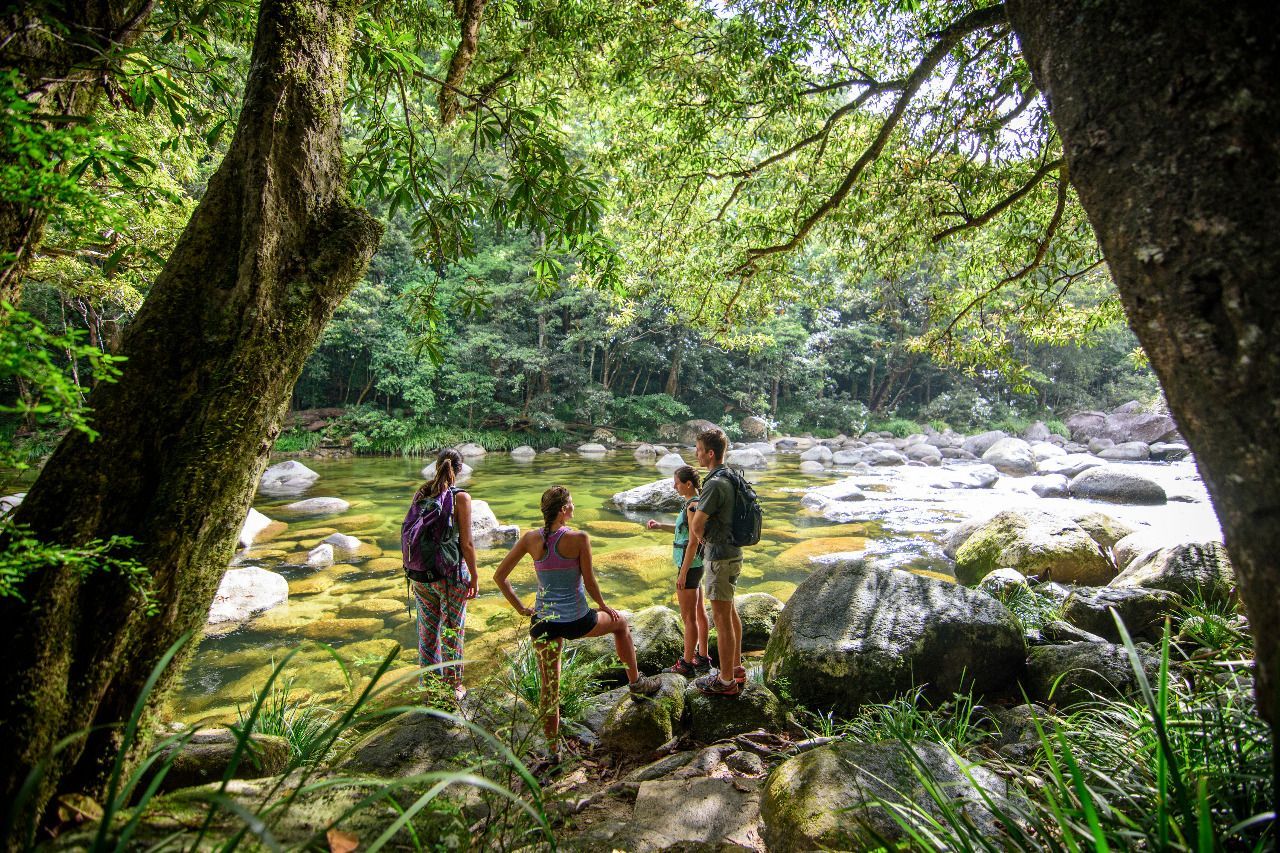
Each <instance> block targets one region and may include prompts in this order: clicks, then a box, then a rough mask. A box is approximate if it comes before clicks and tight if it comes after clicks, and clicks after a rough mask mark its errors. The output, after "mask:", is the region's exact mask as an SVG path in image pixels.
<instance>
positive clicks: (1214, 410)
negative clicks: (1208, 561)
mask: <svg viewBox="0 0 1280 853" xmlns="http://www.w3.org/2000/svg"><path fill="white" fill-rule="evenodd" d="M1009 14H1010V19H1011V20H1012V22H1013V25H1014V29H1015V30H1016V31H1017V33H1018V36H1019V38H1020V40H1021V42H1022V47H1023V50H1024V52H1025V54H1026V56H1027V59H1028V62H1029V63H1030V65H1031V68H1032V72H1033V74H1034V76H1035V79H1036V83H1037V84H1038V85H1039V86H1040V88H1041V90H1042V91H1044V92H1045V93H1046V94H1047V96H1048V99H1049V105H1050V109H1051V110H1052V113H1053V119H1054V122H1055V124H1056V125H1057V128H1058V131H1059V133H1060V134H1061V135H1062V140H1063V145H1064V148H1065V153H1066V160H1067V165H1068V170H1069V175H1070V178H1071V182H1072V184H1073V185H1074V186H1075V187H1076V189H1077V190H1078V191H1079V194H1080V199H1081V201H1082V203H1083V204H1084V207H1085V210H1086V211H1087V212H1088V215H1089V219H1090V221H1091V222H1092V223H1093V227H1094V229H1095V230H1096V231H1097V234H1098V239H1099V240H1100V242H1101V244H1102V249H1103V252H1104V253H1105V255H1106V258H1107V262H1108V264H1109V265H1110V267H1111V273H1112V276H1113V277H1114V278H1115V282H1116V285H1117V287H1118V288H1119V290H1120V295H1121V298H1122V299H1123V301H1124V306H1125V310H1126V312H1127V313H1128V317H1129V323H1130V325H1131V326H1132V327H1133V330H1134V332H1135V333H1136V334H1137V336H1138V339H1139V340H1140V341H1141V342H1142V346H1143V348H1144V349H1145V350H1146V352H1147V354H1148V356H1149V357H1150V359H1151V364H1152V366H1153V367H1154V368H1155V371H1156V373H1157V374H1158V375H1159V377H1160V381H1161V384H1162V385H1163V386H1164V390H1165V394H1166V395H1167V397H1168V400H1169V406H1170V408H1171V409H1172V411H1173V414H1174V417H1175V418H1176V419H1177V421H1178V424H1179V426H1180V427H1181V429H1182V431H1183V433H1184V434H1185V435H1186V437H1187V439H1188V441H1189V442H1190V444H1191V447H1192V449H1193V450H1194V451H1195V454H1196V461H1197V463H1198V465H1199V467H1200V472H1201V474H1202V475H1203V477H1204V480H1205V483H1206V485H1207V486H1208V488H1209V493H1210V494H1211V495H1212V496H1213V501H1214V505H1215V506H1216V507H1217V510H1218V518H1219V520H1220V521H1221V522H1222V529H1223V533H1224V534H1225V537H1226V544H1227V550H1228V552H1229V553H1230V555H1231V560H1232V564H1233V566H1234V568H1235V572H1236V577H1237V579H1238V582H1239V587H1240V592H1241V597H1242V598H1243V600H1244V604H1245V606H1246V608H1247V609H1248V613H1249V621H1250V625H1251V626H1252V630H1253V635H1254V642H1255V646H1256V660H1257V667H1256V674H1257V694H1258V700H1259V704H1260V706H1261V709H1262V713H1263V715H1264V716H1265V717H1266V718H1267V720H1268V721H1269V722H1270V723H1271V726H1272V732H1273V735H1274V734H1275V733H1276V732H1277V731H1280V592H1278V591H1277V590H1278V589H1280V562H1278V557H1277V555H1280V497H1278V494H1280V493H1278V492H1277V484H1280V443H1278V442H1277V440H1276V424H1277V421H1278V420H1280V346H1278V345H1277V330H1280V286H1278V285H1280V240H1278V239H1277V235H1278V234H1280V119H1278V118H1277V117H1280V28H1277V27H1276V26H1275V21H1274V17H1273V15H1274V9H1272V8H1271V7H1270V5H1269V4H1263V3H1259V2H1247V3H1231V4H1225V5H1220V6H1214V7H1206V6H1204V5H1203V4H1200V3H1194V2H1190V0H1178V2H1174V3H1156V2H1150V0H1147V1H1146V2H1142V0H1127V2H1114V3H1096V2H1091V0H1037V2H1031V0H1011V2H1010V3H1009ZM1277 792H1280V785H1277Z"/></svg>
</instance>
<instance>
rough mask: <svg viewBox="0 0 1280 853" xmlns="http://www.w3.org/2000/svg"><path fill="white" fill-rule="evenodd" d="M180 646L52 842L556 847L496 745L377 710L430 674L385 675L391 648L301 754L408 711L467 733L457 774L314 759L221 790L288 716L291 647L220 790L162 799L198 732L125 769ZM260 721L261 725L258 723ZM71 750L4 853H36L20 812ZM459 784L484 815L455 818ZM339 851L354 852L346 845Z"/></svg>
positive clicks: (29, 824)
mask: <svg viewBox="0 0 1280 853" xmlns="http://www.w3.org/2000/svg"><path fill="white" fill-rule="evenodd" d="M189 639H190V635H186V636H184V637H182V638H181V639H180V640H179V641H178V642H177V643H175V644H174V645H173V646H172V647H171V648H170V649H169V650H168V652H167V653H166V654H165V655H164V657H163V658H162V659H161V660H160V661H159V662H158V663H157V664H156V667H155V669H154V670H153V672H152V674H151V677H150V679H149V680H148V682H147V684H146V687H145V690H144V691H143V693H142V695H140V696H139V697H138V700H137V703H136V704H135V706H134V708H133V713H132V714H131V716H130V718H129V719H128V720H127V721H123V722H122V723H121V747H120V750H119V753H118V757H117V759H116V762H115V765H114V766H113V767H112V769H111V773H110V778H109V781H108V784H107V788H106V792H105V795H104V796H103V798H102V802H100V803H92V804H82V805H83V807H82V808H81V809H80V813H81V814H82V815H83V814H92V815H94V816H95V817H97V819H96V820H94V821H93V822H91V823H89V824H87V825H85V826H83V827H79V828H77V827H75V826H61V827H52V829H53V830H54V831H61V832H62V833H64V834H65V837H64V838H63V839H61V840H60V842H59V843H63V844H66V845H67V846H70V847H74V848H76V849H86V850H90V851H106V850H115V851H120V850H126V849H128V850H160V849H164V850H175V849H176V850H191V851H195V850H204V849H208V848H213V847H216V848H218V849H220V850H226V851H231V850H236V849H239V848H240V847H241V846H244V847H248V848H251V849H261V848H265V849H269V850H284V849H297V850H308V849H325V848H329V847H331V846H332V845H334V844H335V843H338V844H344V845H351V844H352V842H353V841H354V843H356V844H358V845H359V849H360V850H362V851H378V850H381V849H383V848H384V847H387V846H388V845H392V846H395V847H397V848H404V847H412V848H414V849H416V850H421V849H423V847H424V846H431V845H432V843H433V839H435V838H437V837H439V836H438V834H437V831H438V830H439V829H440V828H441V826H442V823H441V822H442V821H444V822H445V823H446V824H448V825H449V826H452V827H454V829H456V834H455V835H454V837H455V840H456V841H457V842H458V843H459V844H460V845H465V844H475V845H477V846H478V847H480V848H488V847H499V848H503V849H511V848H517V847H518V848H522V849H529V850H540V849H554V847H555V840H554V837H553V836H552V834H551V829H550V824H549V822H548V818H547V812H546V808H545V805H544V801H543V795H542V789H541V787H540V786H539V784H538V782H537V780H536V779H535V778H534V777H533V775H532V774H531V773H530V772H529V771H528V769H527V768H526V767H525V766H524V764H523V763H522V762H521V761H520V759H519V758H518V757H517V756H516V755H515V754H514V753H513V752H512V751H511V749H510V748H509V747H508V746H507V745H506V744H505V743H503V742H501V741H500V740H498V739H497V738H495V737H494V736H493V735H492V734H490V733H489V732H487V731H486V730H485V729H484V728H482V727H481V726H479V725H477V724H476V723H474V722H471V721H469V720H466V719H463V718H462V717H460V716H457V715H454V714H449V713H446V712H444V711H441V710H439V709H435V708H428V707H422V706H412V707H408V706H398V705H397V706H390V707H388V706H387V703H386V702H385V700H386V698H387V697H390V696H394V695H396V694H397V693H398V692H399V691H401V690H402V689H403V687H404V686H405V682H407V681H412V680H413V679H416V678H418V677H420V676H422V675H423V674H425V673H427V672H428V671H431V670H433V669H435V668H427V669H425V670H416V671H414V672H412V673H408V674H406V675H403V676H400V677H397V678H395V679H391V678H388V672H389V671H390V669H391V668H392V666H393V665H394V664H395V662H396V659H397V656H398V652H399V650H398V649H393V650H391V651H390V652H389V653H388V654H387V656H386V657H385V658H384V659H383V660H382V662H381V664H380V665H379V666H378V668H377V670H376V671H375V672H374V673H373V676H372V677H371V679H370V680H369V681H368V682H367V683H366V684H365V685H364V686H363V687H362V688H361V689H360V690H359V691H357V692H356V693H355V695H354V698H353V699H352V701H351V702H350V703H349V704H347V705H346V706H345V707H343V708H342V709H341V710H335V711H334V713H333V714H332V716H331V717H330V718H328V719H327V720H326V721H325V724H324V727H323V728H322V729H320V730H319V731H316V730H314V728H312V729H310V730H309V731H308V735H307V744H308V750H309V751H310V754H312V755H327V756H329V757H330V760H331V761H332V762H333V763H334V764H335V765H336V764H337V763H338V762H339V761H340V760H341V759H342V758H343V757H344V755H345V753H346V752H347V751H348V750H349V748H350V744H349V743H347V742H345V741H344V739H343V734H344V733H345V732H348V731H350V730H352V729H369V728H372V727H374V726H376V725H377V724H378V723H380V722H382V721H384V720H387V719H390V718H391V717H394V716H396V715H399V714H403V713H406V712H413V713H417V714H424V715H428V716H431V717H435V718H437V719H439V720H441V721H442V722H443V723H445V724H447V725H449V726H452V727H457V728H458V729H459V730H465V731H467V732H468V733H470V735H471V738H472V742H473V743H475V744H477V745H478V748H477V749H476V750H474V754H473V755H471V756H470V758H471V760H470V761H469V762H468V763H467V764H466V765H464V766H461V767H459V768H457V769H451V770H448V771H432V772H427V773H418V774H413V775H409V776H404V777H399V778H393V779H384V778H374V777H364V776H359V775H345V774H339V773H331V772H326V771H325V766H324V763H323V762H319V761H313V762H311V763H304V764H302V765H301V766H299V767H297V769H296V770H295V771H294V772H291V773H285V774H282V775H280V776H278V777H273V778H268V779H263V780H257V781H255V782H254V783H252V784H251V785H250V786H249V787H245V786H240V787H237V788H234V789H233V788H231V787H230V784H229V783H230V782H231V780H232V778H233V777H234V775H235V773H236V769H237V767H238V766H239V765H240V764H241V763H243V762H244V761H245V760H246V759H248V758H250V756H251V753H252V747H251V745H250V743H251V741H250V734H251V732H253V731H257V730H260V729H261V728H263V727H270V726H271V725H273V723H272V722H271V718H272V717H273V716H279V714H278V712H279V711H280V710H281V708H282V707H283V708H284V709H286V710H287V708H288V705H289V700H288V690H287V687H288V684H287V681H283V680H282V679H283V678H284V676H283V675H282V673H283V672H284V670H285V668H286V667H287V666H288V665H289V663H290V661H291V660H292V659H293V656H294V655H295V654H297V653H298V651H299V649H294V650H292V651H291V652H290V653H289V654H288V655H286V656H285V657H284V658H283V659H282V660H281V661H280V662H279V663H278V664H276V666H275V667H274V669H273V670H272V672H271V675H270V676H269V677H268V678H267V681H266V683H265V684H264V685H263V688H262V689H261V690H260V691H258V692H257V694H256V695H255V698H254V700H253V702H252V703H251V705H250V707H249V709H248V710H247V712H245V711H242V712H241V721H240V724H239V725H237V726H235V727H234V728H233V733H234V735H235V746H234V749H233V752H232V755H231V758H230V760H229V762H228V767H227V770H226V772H225V773H224V775H223V778H222V780H221V782H220V783H218V784H217V785H205V786H201V787H198V788H187V789H183V790H180V791H176V792H174V793H171V794H164V795H161V794H160V788H161V786H162V784H163V780H164V779H165V777H166V776H167V775H168V773H169V771H170V769H171V768H172V766H173V762H174V760H175V758H176V757H177V755H178V754H179V752H180V749H181V747H182V746H184V745H185V744H187V743H188V742H190V740H191V738H192V737H194V735H195V734H196V733H197V731H198V730H197V729H187V730H184V731H182V732H179V733H175V734H170V735H168V736H166V737H163V738H161V739H158V740H157V741H156V742H155V743H154V744H153V745H152V747H151V749H150V750H149V751H148V753H147V755H146V758H145V759H144V760H143V761H141V762H140V763H139V764H138V765H137V766H136V767H132V768H130V767H128V766H127V765H126V763H125V756H127V755H128V754H129V753H130V752H131V751H132V746H133V744H135V743H136V742H137V740H138V739H139V735H140V732H139V729H140V726H141V724H142V720H143V719H144V711H145V709H146V708H147V707H148V703H149V698H150V694H151V691H152V690H153V689H154V687H155V684H156V682H157V681H158V680H159V679H160V676H161V675H162V673H163V672H164V670H165V669H166V668H167V667H168V666H169V664H170V663H171V662H172V660H173V658H174V657H175V656H176V655H177V654H178V652H179V651H180V649H181V648H182V646H183V645H185V643H186V642H187V641H189ZM326 648H327V647H326ZM330 651H331V652H332V650H330ZM332 657H333V658H334V660H335V661H336V662H337V664H338V665H339V666H341V667H342V668H343V672H344V675H347V676H348V678H349V673H347V670H346V666H345V664H343V663H342V662H341V660H340V659H339V658H338V656H337V655H336V654H333V655H332ZM348 683H350V681H348ZM277 685H280V686H277ZM282 699H283V704H282ZM264 716H265V717H266V718H267V719H266V720H263V718H264ZM82 734H87V732H85V733H82ZM73 742H74V739H68V740H65V741H63V742H62V743H60V744H59V745H58V746H57V747H56V748H55V750H54V754H51V755H49V756H47V757H46V758H45V759H44V760H43V761H42V762H40V763H39V764H37V766H36V767H35V768H34V769H33V770H32V772H31V774H30V776H29V778H28V780H27V783H26V784H25V785H24V787H23V789H22V790H21V791H20V793H19V796H18V797H17V798H16V799H15V801H14V802H13V803H10V804H8V806H7V810H6V811H5V813H4V817H3V822H2V823H0V835H3V837H4V838H5V839H6V840H7V843H8V844H9V846H10V848H11V849H34V848H35V847H36V846H37V839H38V834H37V830H38V828H37V826H36V824H35V822H34V820H33V819H31V818H30V817H24V815H28V811H27V808H26V807H27V804H28V802H29V801H30V799H31V797H32V796H33V795H34V794H35V792H36V790H37V789H38V787H39V783H40V779H41V777H42V775H43V773H44V772H45V768H47V767H48V765H49V763H50V762H51V761H53V760H54V759H55V758H56V753H57V752H59V751H61V750H64V749H67V748H68V747H69V746H71V745H72V743H73ZM459 787H469V788H471V789H473V790H474V791H476V792H477V795H478V797H479V798H480V800H481V802H482V803H483V807H482V808H481V809H480V813H482V814H483V816H482V817H481V819H480V820H479V821H474V815H471V816H464V815H463V806H462V805H461V804H460V801H459V800H458V799H457V798H456V796H453V792H454V791H455V790H456V789H457V788H459ZM340 790H346V791H355V792H358V793H357V795H356V796H355V797H354V799H353V801H352V802H351V803H350V804H349V805H346V806H345V807H344V808H342V809H341V811H339V812H338V813H337V814H325V818H324V819H323V820H320V821H316V822H315V823H314V824H312V823H311V820H312V816H313V815H314V814H315V811H314V805H315V804H317V803H323V802H325V801H326V798H327V797H329V796H330V795H332V794H333V793H335V792H337V791H340ZM342 802H345V800H343V801H342ZM295 809H297V810H303V809H305V810H306V814H307V816H308V817H307V818H306V819H305V820H301V821H299V820H295V821H292V822H288V821H286V820H285V818H286V817H287V816H288V815H290V814H291V813H292V812H294V810H295ZM388 809H390V810H391V812H392V813H394V814H395V815H396V816H395V818H394V819H391V820H388V819H387V817H386V814H387V810H388ZM366 813H367V814H368V819H367V820H365V821H364V825H366V826H375V827H377V831H378V834H377V835H376V836H374V837H366V838H358V839H352V838H351V837H350V835H349V833H347V832H346V830H345V829H344V827H348V826H350V825H351V823H352V822H354V821H357V820H358V819H359V817H360V816H361V815H363V814H366ZM179 814H180V815H183V816H184V817H183V818H182V820H181V821H180V822H179V826H180V827H181V828H179V829H178V830H177V831H174V829H173V823H174V821H173V816H174V815H179ZM153 815H154V816H158V819H159V824H158V825H155V826H153V825H151V824H149V822H148V818H149V817H152V816H153ZM161 826H162V827H163V828H160V827H161ZM300 828H303V834H304V835H305V837H300V836H299V829H300ZM46 829H50V828H49V827H46ZM284 833H288V834H284ZM347 849H354V847H350V846H348V848H347Z"/></svg>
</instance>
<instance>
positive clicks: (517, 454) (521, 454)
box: [511, 444, 538, 462]
mask: <svg viewBox="0 0 1280 853" xmlns="http://www.w3.org/2000/svg"><path fill="white" fill-rule="evenodd" d="M537 455H538V451H536V450H534V449H533V448H532V447H530V446H529V445H527V444H522V445H520V446H519V447H517V448H516V449H515V450H513V451H511V458H512V459H514V460H516V461H517V462H528V461H530V460H531V459H533V458H534V457H535V456H537Z"/></svg>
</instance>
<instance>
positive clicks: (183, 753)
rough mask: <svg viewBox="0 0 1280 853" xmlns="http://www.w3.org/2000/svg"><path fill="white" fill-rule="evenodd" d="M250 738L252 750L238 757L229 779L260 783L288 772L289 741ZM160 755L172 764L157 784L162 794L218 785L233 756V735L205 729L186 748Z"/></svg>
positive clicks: (279, 738)
mask: <svg viewBox="0 0 1280 853" xmlns="http://www.w3.org/2000/svg"><path fill="white" fill-rule="evenodd" d="M250 738H251V739H252V741H253V749H252V750H251V751H248V752H247V753H246V754H244V755H242V756H241V758H240V761H239V763H238V764H237V765H236V769H235V773H234V774H233V777H232V778H235V779H260V778H262V777H264V776H277V775H279V774H281V773H283V772H284V771H285V770H286V769H288V766H289V743H288V741H286V740H285V739H284V738H282V737H274V736H272V735H262V734H253V735H250ZM162 752H163V755H164V757H165V758H169V757H170V756H172V763H171V764H170V766H169V772H168V773H167V774H166V775H165V777H164V781H163V782H161V783H160V788H159V789H160V790H161V791H176V790H177V789H179V788H190V787H193V786H195V785H205V784H208V783H209V782H219V781H221V780H222V778H223V776H224V775H226V771H227V768H228V767H230V765H231V759H232V758H233V757H234V755H235V753H236V735H235V733H233V732H231V731H229V730H227V729H205V730H203V731H198V732H196V733H195V734H194V735H192V736H191V739H190V740H189V741H187V742H186V743H185V744H175V745H173V746H170V747H167V748H165V749H164V750H163V751H162Z"/></svg>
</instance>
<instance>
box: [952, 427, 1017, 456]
mask: <svg viewBox="0 0 1280 853" xmlns="http://www.w3.org/2000/svg"><path fill="white" fill-rule="evenodd" d="M1008 437H1009V433H1007V432H1005V431H1004V430H999V429H993V430H989V431H987V432H983V433H979V434H978V435H971V436H969V437H968V438H966V439H965V440H964V441H963V442H962V443H961V445H960V449H961V450H964V451H967V452H969V453H972V454H973V455H974V456H978V457H981V456H982V454H984V453H986V452H987V450H988V449H990V447H991V445H993V444H995V443H996V442H997V441H999V440H1000V439H1002V438H1008Z"/></svg>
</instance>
